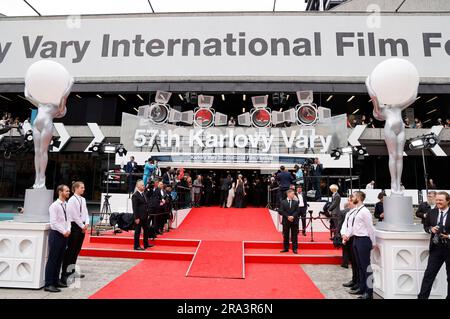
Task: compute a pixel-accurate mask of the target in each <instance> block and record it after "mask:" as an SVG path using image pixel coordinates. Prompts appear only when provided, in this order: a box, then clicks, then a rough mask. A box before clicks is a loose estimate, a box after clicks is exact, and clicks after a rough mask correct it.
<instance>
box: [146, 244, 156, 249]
mask: <svg viewBox="0 0 450 319" xmlns="http://www.w3.org/2000/svg"><path fill="white" fill-rule="evenodd" d="M153 246H154V245H151V244H148V245H145V246H144V249H147V248H152V247H153Z"/></svg>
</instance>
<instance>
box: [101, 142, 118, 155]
mask: <svg viewBox="0 0 450 319" xmlns="http://www.w3.org/2000/svg"><path fill="white" fill-rule="evenodd" d="M101 152H102V153H105V154H115V153H116V145H115V144H110V143H108V144H104V145H103V148H102V149H101Z"/></svg>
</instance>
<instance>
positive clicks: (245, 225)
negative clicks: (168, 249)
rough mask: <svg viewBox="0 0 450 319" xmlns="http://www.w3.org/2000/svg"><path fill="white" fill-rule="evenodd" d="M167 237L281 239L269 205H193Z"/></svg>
mask: <svg viewBox="0 0 450 319" xmlns="http://www.w3.org/2000/svg"><path fill="white" fill-rule="evenodd" d="M164 238H177V239H181V238H186V239H201V240H217V241H244V240H264V241H272V240H276V241H279V240H281V238H282V237H281V235H280V234H279V233H278V232H277V231H276V229H275V226H274V224H273V222H272V219H271V217H270V214H269V212H268V210H267V209H265V208H244V209H242V208H241V209H239V208H220V207H202V208H193V209H192V210H191V212H190V213H189V215H188V216H187V217H186V219H185V220H184V221H183V223H182V224H181V227H180V228H178V229H175V230H173V231H170V232H169V233H166V234H164Z"/></svg>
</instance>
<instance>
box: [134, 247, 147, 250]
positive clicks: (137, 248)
mask: <svg viewBox="0 0 450 319" xmlns="http://www.w3.org/2000/svg"><path fill="white" fill-rule="evenodd" d="M134 250H145V249H144V248H142V247H136V248H134Z"/></svg>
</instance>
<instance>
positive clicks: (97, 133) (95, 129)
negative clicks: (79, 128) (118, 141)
mask: <svg viewBox="0 0 450 319" xmlns="http://www.w3.org/2000/svg"><path fill="white" fill-rule="evenodd" d="M87 125H88V126H89V129H90V130H91V132H92V134H93V135H94V139H93V140H92V141H91V143H89V145H88V147H86V149H85V150H84V151H85V152H87V153H90V151H89V148H90V147H91V146H92V145H94V144H95V143H101V142H103V140H104V139H105V135H103V133H102V131H101V130H100V127H99V126H98V124H97V123H87Z"/></svg>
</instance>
